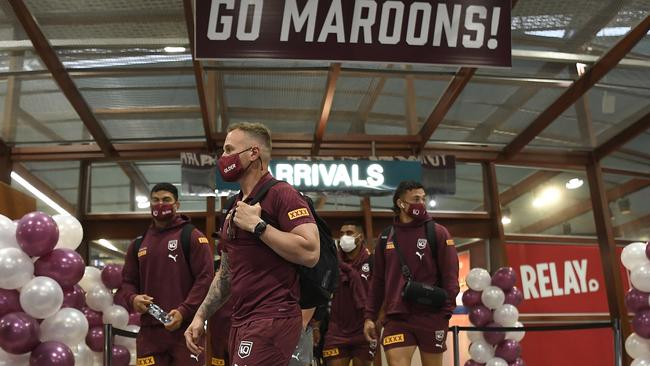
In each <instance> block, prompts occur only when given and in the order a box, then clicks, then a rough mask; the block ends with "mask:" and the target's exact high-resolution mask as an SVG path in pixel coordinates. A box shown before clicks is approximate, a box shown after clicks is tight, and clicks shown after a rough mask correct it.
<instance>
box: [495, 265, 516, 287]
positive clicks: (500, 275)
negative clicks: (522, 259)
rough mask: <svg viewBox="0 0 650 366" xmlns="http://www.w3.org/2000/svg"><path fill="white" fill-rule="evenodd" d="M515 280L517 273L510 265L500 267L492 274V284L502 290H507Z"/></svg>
mask: <svg viewBox="0 0 650 366" xmlns="http://www.w3.org/2000/svg"><path fill="white" fill-rule="evenodd" d="M516 282H517V274H516V273H515V270H514V269H512V267H501V268H499V269H498V270H497V271H496V272H495V273H494V275H492V286H497V287H499V288H501V289H502V290H503V291H506V290H509V289H511V288H512V286H514V285H515V283H516Z"/></svg>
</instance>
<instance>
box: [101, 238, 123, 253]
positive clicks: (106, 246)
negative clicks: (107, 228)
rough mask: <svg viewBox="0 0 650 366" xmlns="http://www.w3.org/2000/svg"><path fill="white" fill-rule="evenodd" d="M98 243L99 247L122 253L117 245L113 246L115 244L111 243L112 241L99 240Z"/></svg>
mask: <svg viewBox="0 0 650 366" xmlns="http://www.w3.org/2000/svg"><path fill="white" fill-rule="evenodd" d="M97 243H98V244H99V245H101V246H103V247H104V248H108V249H110V250H114V251H116V252H119V251H120V250H119V249H117V247H116V246H115V245H113V243H111V242H110V241H108V240H106V239H99V240H97Z"/></svg>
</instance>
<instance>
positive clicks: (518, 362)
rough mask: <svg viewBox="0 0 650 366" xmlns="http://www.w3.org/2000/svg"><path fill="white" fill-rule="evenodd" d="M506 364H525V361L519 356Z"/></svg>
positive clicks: (511, 365)
mask: <svg viewBox="0 0 650 366" xmlns="http://www.w3.org/2000/svg"><path fill="white" fill-rule="evenodd" d="M508 366H526V363H525V362H524V360H523V359H522V358H521V357H519V358H517V359H516V360H515V362H511V363H509V364H508Z"/></svg>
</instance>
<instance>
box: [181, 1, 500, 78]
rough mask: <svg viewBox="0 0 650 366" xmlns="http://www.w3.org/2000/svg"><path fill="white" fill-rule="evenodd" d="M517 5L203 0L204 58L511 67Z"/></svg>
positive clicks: (199, 51) (198, 23)
mask: <svg viewBox="0 0 650 366" xmlns="http://www.w3.org/2000/svg"><path fill="white" fill-rule="evenodd" d="M510 8H511V6H510V0H449V1H440V0H438V1H433V0H427V1H412V0H401V1H389V0H267V1H264V0H195V9H196V19H195V22H194V24H195V30H194V31H195V36H196V38H195V39H196V42H195V50H194V52H195V56H196V58H197V59H204V60H205V59H251V58H253V59H294V60H328V61H369V62H394V63H426V64H447V65H464V66H499V67H509V66H511V42H510V10H511V9H510Z"/></svg>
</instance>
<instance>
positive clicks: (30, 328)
mask: <svg viewBox="0 0 650 366" xmlns="http://www.w3.org/2000/svg"><path fill="white" fill-rule="evenodd" d="M39 334H40V328H39V326H38V322H37V321H36V319H34V318H32V317H31V316H29V315H27V313H23V312H17V313H10V314H7V315H5V316H3V317H2V319H0V347H2V349H4V350H5V351H7V352H9V353H13V354H16V355H22V354H23V353H27V352H30V351H31V350H33V349H34V348H36V346H38V344H39V340H38V336H39Z"/></svg>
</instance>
